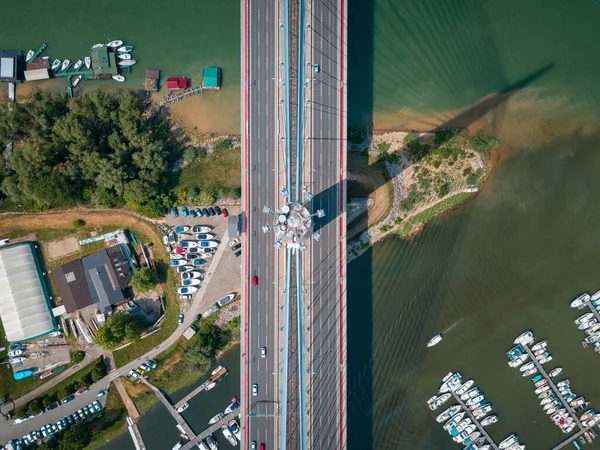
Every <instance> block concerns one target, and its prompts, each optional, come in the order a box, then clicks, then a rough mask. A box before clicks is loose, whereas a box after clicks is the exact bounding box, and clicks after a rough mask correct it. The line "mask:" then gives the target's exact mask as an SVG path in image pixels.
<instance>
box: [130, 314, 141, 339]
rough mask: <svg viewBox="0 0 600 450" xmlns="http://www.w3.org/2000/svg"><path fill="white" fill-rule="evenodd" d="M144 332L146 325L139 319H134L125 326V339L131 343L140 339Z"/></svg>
mask: <svg viewBox="0 0 600 450" xmlns="http://www.w3.org/2000/svg"><path fill="white" fill-rule="evenodd" d="M142 331H144V324H142V321H141V320H140V318H139V317H137V316H136V317H132V318H131V320H130V321H129V323H128V324H127V325H125V337H126V338H127V340H129V341H135V340H136V339H139V338H140V335H141V334H142Z"/></svg>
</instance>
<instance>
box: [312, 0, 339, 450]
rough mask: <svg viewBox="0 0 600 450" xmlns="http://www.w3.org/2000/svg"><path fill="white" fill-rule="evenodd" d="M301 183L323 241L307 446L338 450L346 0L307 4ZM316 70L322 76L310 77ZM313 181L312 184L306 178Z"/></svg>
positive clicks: (315, 260)
mask: <svg viewBox="0 0 600 450" xmlns="http://www.w3.org/2000/svg"><path fill="white" fill-rule="evenodd" d="M306 17H307V24H308V25H309V28H308V29H307V36H306V45H305V58H306V66H305V77H309V76H312V81H311V82H310V83H309V86H307V89H306V94H305V101H306V100H308V102H307V103H305V114H307V115H308V116H307V117H305V123H306V126H305V130H304V134H305V138H308V139H307V140H306V141H305V142H306V143H305V146H304V148H305V149H306V156H307V158H309V159H307V162H306V163H305V170H304V173H305V174H306V175H305V177H304V180H305V182H306V181H308V184H309V186H310V188H309V189H310V191H311V193H312V194H313V195H314V196H315V197H314V199H313V201H312V210H313V212H315V211H316V210H317V209H324V210H325V212H326V217H325V218H323V219H316V226H315V229H316V230H317V231H318V232H319V233H320V234H321V240H320V241H319V242H314V241H313V243H312V245H311V246H310V247H309V249H310V254H309V255H308V256H307V257H306V259H305V261H306V262H307V263H308V266H309V268H307V269H306V270H305V272H307V271H308V272H309V273H307V274H306V276H305V283H304V285H305V289H306V291H307V292H308V293H309V295H308V298H307V299H306V302H305V303H306V305H307V306H309V307H310V308H309V310H308V312H307V315H308V317H307V318H306V320H305V322H306V324H307V326H308V327H309V328H308V332H307V342H308V344H307V347H308V354H307V356H308V358H307V367H306V369H307V372H308V383H307V387H308V394H309V395H308V401H309V406H308V410H309V418H308V425H307V428H308V430H309V446H310V448H318V449H340V448H344V447H345V445H346V443H345V407H346V398H345V385H346V378H345V353H346V349H345V340H344V338H343V336H345V309H344V308H345V295H346V292H345V278H344V277H345V272H346V269H345V268H346V248H345V233H346V222H345V214H344V206H345V201H346V197H345V196H346V191H345V179H346V172H345V171H346V168H345V151H346V142H345V131H346V117H345V95H346V94H345V91H346V90H345V70H346V69H345V67H346V62H345V58H346V55H345V52H346V40H345V23H346V22H345V17H346V5H345V1H344V0H341V1H339V2H335V1H331V0H307V13H306ZM314 64H319V66H320V72H319V73H315V70H314ZM309 176H310V180H308V177H309Z"/></svg>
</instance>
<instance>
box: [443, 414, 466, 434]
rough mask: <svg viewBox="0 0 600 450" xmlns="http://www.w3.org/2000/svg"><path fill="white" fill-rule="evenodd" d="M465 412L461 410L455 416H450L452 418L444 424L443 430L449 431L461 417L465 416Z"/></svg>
mask: <svg viewBox="0 0 600 450" xmlns="http://www.w3.org/2000/svg"><path fill="white" fill-rule="evenodd" d="M465 414H466V412H465V411H461V412H459V413H458V414H456V415H455V416H452V418H451V419H450V420H449V421H448V422H447V423H446V424H445V425H444V430H446V431H450V430H451V429H452V428H454V427H456V426H457V425H458V424H459V423H460V421H461V420H462V418H463V417H464V416H465Z"/></svg>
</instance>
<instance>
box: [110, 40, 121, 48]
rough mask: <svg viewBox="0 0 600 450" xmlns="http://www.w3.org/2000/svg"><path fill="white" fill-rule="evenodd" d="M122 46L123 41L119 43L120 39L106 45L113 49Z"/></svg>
mask: <svg viewBox="0 0 600 450" xmlns="http://www.w3.org/2000/svg"><path fill="white" fill-rule="evenodd" d="M120 45H123V41H119V40H118V39H117V40H114V41H110V42H109V43H108V44H106V46H107V47H113V48H114V47H118V46H120Z"/></svg>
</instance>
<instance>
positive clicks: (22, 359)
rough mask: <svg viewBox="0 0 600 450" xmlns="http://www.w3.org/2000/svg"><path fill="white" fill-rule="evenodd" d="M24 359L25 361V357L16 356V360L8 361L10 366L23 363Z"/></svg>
mask: <svg viewBox="0 0 600 450" xmlns="http://www.w3.org/2000/svg"><path fill="white" fill-rule="evenodd" d="M26 359H27V357H26V356H17V357H16V358H10V359H9V360H8V361H9V362H10V363H11V364H18V363H21V362H23V361H25V360H26Z"/></svg>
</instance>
